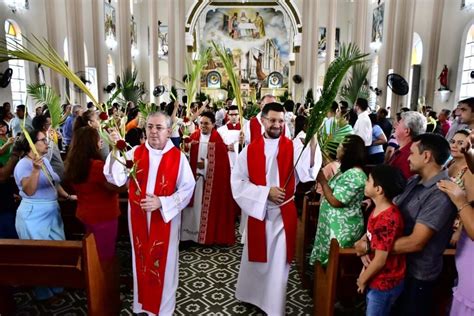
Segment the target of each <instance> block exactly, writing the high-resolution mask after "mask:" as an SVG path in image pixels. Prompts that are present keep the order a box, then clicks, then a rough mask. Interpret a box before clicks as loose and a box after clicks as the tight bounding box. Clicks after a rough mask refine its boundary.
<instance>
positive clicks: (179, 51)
mask: <svg viewBox="0 0 474 316" xmlns="http://www.w3.org/2000/svg"><path fill="white" fill-rule="evenodd" d="M173 1H176V2H177V5H178V7H177V14H176V21H175V23H174V24H176V38H175V39H176V56H177V59H176V72H177V73H176V74H177V76H178V78H179V80H181V79H182V78H183V76H184V75H185V74H186V56H187V47H186V42H185V34H186V32H185V23H186V3H185V0H173ZM189 57H191V56H190V55H189Z"/></svg>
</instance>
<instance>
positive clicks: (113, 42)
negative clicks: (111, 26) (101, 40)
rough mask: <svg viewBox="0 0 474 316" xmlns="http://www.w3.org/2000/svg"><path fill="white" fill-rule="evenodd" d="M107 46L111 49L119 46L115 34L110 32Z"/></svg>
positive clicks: (106, 39) (107, 37)
mask: <svg viewBox="0 0 474 316" xmlns="http://www.w3.org/2000/svg"><path fill="white" fill-rule="evenodd" d="M105 46H107V47H108V48H109V49H110V50H113V49H115V47H117V41H116V40H115V37H114V36H113V35H111V34H109V35H107V36H106V37H105Z"/></svg>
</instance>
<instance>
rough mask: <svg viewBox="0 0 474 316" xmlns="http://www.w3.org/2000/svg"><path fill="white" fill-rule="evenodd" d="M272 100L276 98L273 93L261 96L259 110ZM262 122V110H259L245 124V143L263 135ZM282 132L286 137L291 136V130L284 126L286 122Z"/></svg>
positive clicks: (272, 101)
mask: <svg viewBox="0 0 474 316" xmlns="http://www.w3.org/2000/svg"><path fill="white" fill-rule="evenodd" d="M274 102H276V98H275V97H274V96H273V95H271V94H267V95H265V96H263V98H262V100H261V101H260V110H262V109H263V108H264V107H265V105H266V104H268V103H274ZM262 124H263V123H262V111H260V112H259V113H258V114H257V116H255V117H252V118H251V119H250V121H248V122H247V124H245V127H244V132H245V133H244V134H245V144H246V145H248V144H250V143H251V142H253V141H254V139H257V138H258V137H260V136H262V135H263V133H264V132H265V128H264V126H263V125H262ZM283 133H284V135H285V136H286V137H288V138H291V131H290V129H289V128H288V126H286V124H285V125H284V127H283Z"/></svg>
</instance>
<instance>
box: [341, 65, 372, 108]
mask: <svg viewBox="0 0 474 316" xmlns="http://www.w3.org/2000/svg"><path fill="white" fill-rule="evenodd" d="M368 73H369V65H368V63H358V64H355V65H354V66H352V69H351V76H350V77H349V78H348V79H347V80H346V83H345V84H344V85H343V86H342V87H341V98H342V99H344V100H346V101H347V102H348V103H349V104H350V105H351V106H352V105H354V104H355V102H356V100H357V98H368V96H369V94H368V88H367V85H364V83H365V82H366V78H367V74H368ZM364 88H365V89H364Z"/></svg>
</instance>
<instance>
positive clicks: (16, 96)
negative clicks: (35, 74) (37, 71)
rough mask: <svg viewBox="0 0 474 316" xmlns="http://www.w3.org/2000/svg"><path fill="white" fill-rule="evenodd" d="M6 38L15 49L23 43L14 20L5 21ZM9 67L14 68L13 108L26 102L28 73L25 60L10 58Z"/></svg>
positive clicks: (9, 46) (12, 85) (8, 46)
mask: <svg viewBox="0 0 474 316" xmlns="http://www.w3.org/2000/svg"><path fill="white" fill-rule="evenodd" d="M5 39H6V43H7V49H9V50H15V48H16V47H17V45H18V44H20V45H21V44H22V39H21V31H20V28H19V27H18V25H17V24H16V23H15V22H14V21H12V20H6V21H5ZM8 67H10V68H11V69H12V70H13V75H12V79H11V83H10V84H11V91H12V102H13V108H15V107H16V106H17V105H19V104H25V102H26V73H25V61H24V60H9V61H8Z"/></svg>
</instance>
